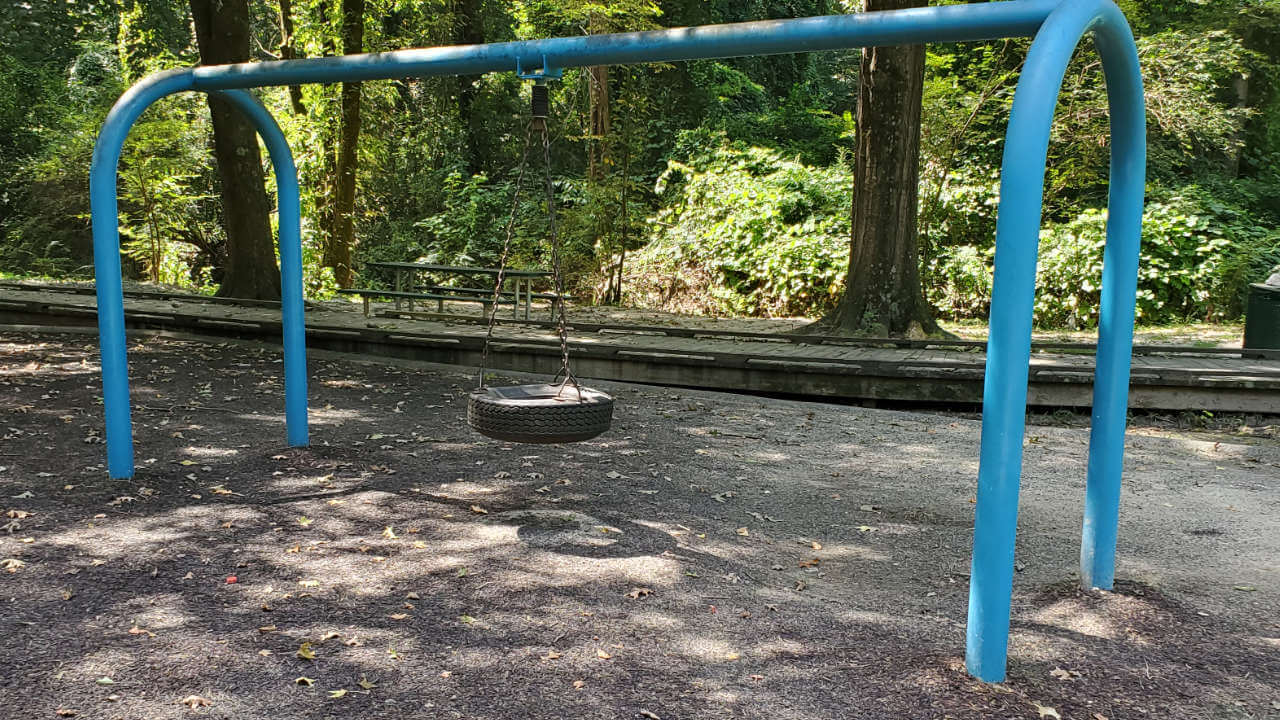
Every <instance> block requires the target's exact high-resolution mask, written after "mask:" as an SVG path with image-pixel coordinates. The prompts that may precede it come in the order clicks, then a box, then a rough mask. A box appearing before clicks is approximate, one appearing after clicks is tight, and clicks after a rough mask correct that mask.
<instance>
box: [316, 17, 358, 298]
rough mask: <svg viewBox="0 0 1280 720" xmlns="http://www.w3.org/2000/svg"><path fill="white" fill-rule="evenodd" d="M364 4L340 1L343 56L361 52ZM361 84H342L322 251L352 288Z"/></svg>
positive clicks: (345, 284) (337, 277)
mask: <svg viewBox="0 0 1280 720" xmlns="http://www.w3.org/2000/svg"><path fill="white" fill-rule="evenodd" d="M363 48H364V0H342V52H343V53H344V54H347V55H353V54H355V53H359V52H363V51H364V50H363ZM359 144H360V83H358V82H354V83H350V82H344V83H342V119H341V127H340V129H339V145H338V164H337V166H336V168H335V171H336V173H337V178H336V180H337V183H336V184H337V187H336V191H335V192H334V197H333V205H334V206H333V220H334V233H333V235H332V237H331V242H330V243H329V244H328V246H327V247H326V248H325V266H327V267H330V268H333V277H334V279H335V280H337V282H338V285H340V286H341V287H344V288H346V287H351V285H352V283H353V282H354V281H355V273H354V271H353V270H352V267H351V251H352V248H354V247H355V200H356V170H357V169H358V167H359V160H360V158H359Z"/></svg>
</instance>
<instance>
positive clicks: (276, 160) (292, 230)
mask: <svg viewBox="0 0 1280 720" xmlns="http://www.w3.org/2000/svg"><path fill="white" fill-rule="evenodd" d="M215 94H217V95H219V96H221V97H223V98H226V99H227V100H230V101H231V102H232V103H234V104H235V106H236V107H238V108H239V109H240V112H242V113H244V114H245V115H246V116H247V117H248V118H249V120H250V121H251V122H252V123H253V124H254V127H256V128H257V129H258V134H259V135H261V136H262V141H263V144H265V145H266V146H267V153H268V154H269V155H270V156H271V165H272V167H274V168H275V174H276V202H277V207H278V208H279V217H278V222H279V226H280V228H279V242H278V243H277V244H278V246H279V248H280V314H281V326H282V328H283V335H284V337H283V338H282V344H283V347H284V420H285V433H286V435H287V436H288V440H289V445H291V446H292V447H305V446H306V445H307V442H308V437H307V433H308V431H307V328H306V320H305V318H304V312H305V309H306V308H305V305H304V303H303V297H302V203H301V200H300V199H299V197H298V170H297V167H295V166H294V163H293V153H292V152H291V151H290V150H289V141H288V140H286V139H285V137H284V133H283V132H281V131H280V126H279V125H277V124H276V120H275V118H273V117H271V113H270V111H268V110H267V109H266V108H265V107H263V105H262V103H261V102H259V101H258V99H257V98H256V97H254V96H253V95H250V94H249V93H247V92H245V91H243V90H223V91H219V92H217V93H215Z"/></svg>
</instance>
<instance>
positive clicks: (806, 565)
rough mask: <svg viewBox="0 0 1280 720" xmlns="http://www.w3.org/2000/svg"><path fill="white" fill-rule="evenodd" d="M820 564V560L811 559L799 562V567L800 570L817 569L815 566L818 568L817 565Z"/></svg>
mask: <svg viewBox="0 0 1280 720" xmlns="http://www.w3.org/2000/svg"><path fill="white" fill-rule="evenodd" d="M820 562H822V560H820V559H818V558H814V559H812V560H801V561H800V567H802V568H810V567H817V566H818V563H820Z"/></svg>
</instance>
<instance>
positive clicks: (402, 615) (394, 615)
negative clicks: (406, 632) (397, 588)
mask: <svg viewBox="0 0 1280 720" xmlns="http://www.w3.org/2000/svg"><path fill="white" fill-rule="evenodd" d="M388 617H390V618H391V619H392V620H404V619H405V618H407V617H409V614H408V613H392V614H391V615H389V616H388Z"/></svg>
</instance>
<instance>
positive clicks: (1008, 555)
mask: <svg viewBox="0 0 1280 720" xmlns="http://www.w3.org/2000/svg"><path fill="white" fill-rule="evenodd" d="M1089 31H1092V32H1093V33H1094V34H1095V37H1096V39H1097V44H1098V47H1099V50H1101V51H1102V52H1103V64H1104V66H1105V67H1106V68H1107V70H1106V78H1107V84H1108V89H1109V96H1110V99H1111V104H1112V107H1111V110H1112V118H1113V119H1112V123H1113V130H1114V131H1115V134H1114V136H1113V137H1114V140H1115V141H1114V143H1113V145H1112V154H1113V160H1112V164H1113V169H1112V180H1113V185H1112V188H1111V197H1110V212H1111V217H1110V220H1109V221H1108V225H1107V249H1106V268H1107V270H1106V271H1104V284H1105V286H1106V288H1107V289H1106V291H1105V296H1106V305H1107V307H1106V309H1105V312H1106V313H1107V317H1106V318H1105V325H1104V327H1103V330H1102V334H1103V338H1105V339H1104V340H1103V339H1100V347H1099V355H1098V377H1099V383H1098V387H1100V388H1101V391H1100V392H1098V393H1097V396H1096V398H1095V405H1094V407H1095V411H1094V420H1095V425H1094V430H1093V439H1094V442H1096V443H1098V444H1097V445H1096V446H1094V447H1092V448H1091V452H1090V468H1091V475H1090V478H1091V480H1090V488H1091V490H1090V498H1091V499H1092V500H1093V501H1094V502H1093V503H1092V504H1093V507H1094V511H1093V517H1095V519H1096V520H1097V521H1099V522H1095V523H1094V524H1093V526H1092V527H1093V529H1094V532H1093V535H1092V536H1093V538H1094V540H1095V541H1096V542H1106V541H1107V539H1108V538H1109V539H1110V550H1109V552H1112V553H1113V552H1114V539H1115V522H1114V518H1115V514H1116V513H1115V509H1116V505H1117V504H1118V498H1119V494H1118V493H1119V463H1120V452H1121V451H1122V449H1123V440H1124V415H1125V412H1124V410H1125V408H1124V405H1125V403H1126V400H1127V387H1128V371H1129V353H1130V344H1131V341H1132V320H1133V305H1134V293H1133V287H1134V286H1133V282H1134V278H1136V267H1137V249H1138V236H1139V234H1140V225H1141V216H1142V182H1141V176H1142V173H1143V172H1144V170H1143V169H1144V167H1145V151H1144V150H1143V146H1142V136H1143V134H1144V130H1142V127H1143V123H1144V122H1145V119H1144V117H1143V109H1142V108H1143V105H1142V81H1141V77H1140V76H1139V75H1138V74H1137V63H1136V54H1135V51H1134V49H1133V39H1132V35H1131V34H1130V33H1129V30H1128V25H1127V23H1126V22H1125V20H1124V16H1123V14H1121V13H1120V11H1119V9H1117V8H1116V6H1115V5H1114V4H1112V3H1111V2H1109V0H1088V1H1085V2H1078V3H1076V2H1071V3H1064V4H1063V5H1060V6H1059V7H1058V9H1057V10H1055V11H1054V12H1053V13H1052V14H1051V15H1050V16H1049V18H1048V19H1047V20H1046V21H1045V23H1044V25H1043V26H1042V27H1041V29H1040V32H1039V33H1038V34H1037V35H1036V39H1035V41H1034V42H1033V43H1032V46H1031V50H1030V52H1029V53H1028V55H1027V61H1026V63H1025V65H1024V66H1023V71H1022V76H1021V78H1020V79H1019V81H1018V88H1017V93H1016V95H1015V99H1014V104H1013V110H1012V113H1011V115H1010V119H1009V130H1008V135H1007V137H1006V140H1005V149H1004V165H1003V168H1002V170H1001V183H1000V198H1001V200H1000V214H999V217H998V218H997V222H996V257H995V278H994V283H993V288H992V297H991V330H990V339H989V340H988V344H987V370H986V382H985V385H984V394H983V414H982V449H981V452H980V461H979V469H978V498H977V501H978V502H977V508H976V511H975V514H974V529H973V564H972V570H971V574H970V585H969V622H968V628H967V634H968V638H967V641H968V642H967V647H966V652H965V661H966V665H967V667H968V669H969V672H970V673H972V674H973V675H974V676H976V677H977V678H979V679H980V680H984V681H986V682H999V681H1001V680H1003V679H1004V677H1005V662H1006V653H1007V649H1008V641H1009V610H1010V601H1011V596H1012V588H1013V560H1014V545H1015V540H1016V535H1017V523H1018V491H1019V484H1020V481H1021V475H1022V439H1023V433H1024V431H1025V429H1026V422H1025V415H1026V401H1027V376H1028V365H1029V363H1030V359H1031V322H1032V311H1033V307H1034V300H1035V276H1036V255H1037V244H1038V241H1039V233H1040V221H1041V205H1042V197H1043V193H1044V162H1045V158H1046V155H1047V153H1048V147H1049V132H1050V127H1051V124H1052V122H1053V111H1054V107H1055V105H1056V104H1057V95H1058V91H1059V89H1060V87H1061V84H1062V76H1063V73H1064V72H1065V71H1066V66H1067V63H1068V62H1069V61H1070V59H1071V55H1072V53H1073V52H1074V49H1075V46H1076V44H1077V43H1078V42H1079V39H1080V37H1081V36H1082V35H1083V34H1084V33H1086V32H1089ZM1131 59H1132V62H1130V60H1131ZM1135 178H1136V179H1137V182H1136V183H1135V182H1134V180H1135ZM1126 308H1127V309H1126ZM1126 319H1127V322H1126ZM1126 325H1127V329H1126V328H1125V327H1122V326H1126ZM1095 467H1096V468H1097V469H1098V470H1097V472H1096V473H1094V472H1093V470H1094V468H1095ZM1088 518H1089V515H1088V514H1087V515H1086V537H1087V539H1086V543H1088V542H1089V540H1088V537H1089V536H1090V530H1089V527H1090V522H1089V519H1088ZM1108 528H1109V530H1108ZM1108 533H1109V534H1108ZM1090 554H1091V555H1093V556H1096V555H1097V553H1096V552H1094V551H1093V550H1090Z"/></svg>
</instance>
